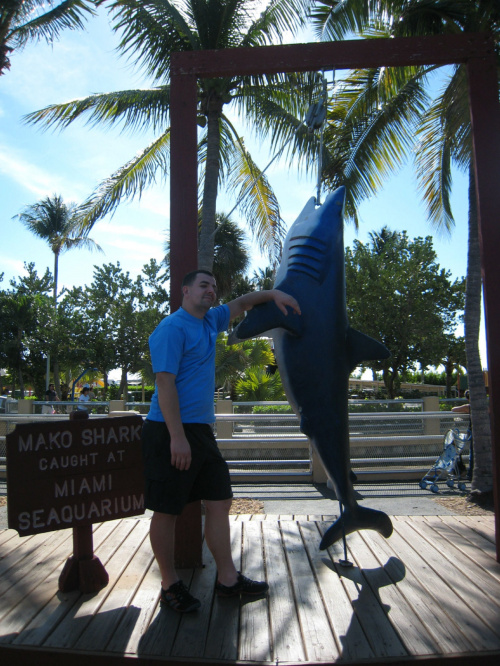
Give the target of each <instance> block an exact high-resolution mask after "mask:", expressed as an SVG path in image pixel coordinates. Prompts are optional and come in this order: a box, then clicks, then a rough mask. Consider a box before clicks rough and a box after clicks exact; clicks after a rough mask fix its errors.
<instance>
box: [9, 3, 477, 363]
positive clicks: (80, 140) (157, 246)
mask: <svg viewBox="0 0 500 666" xmlns="http://www.w3.org/2000/svg"><path fill="white" fill-rule="evenodd" d="M307 40H308V38H307V36H306V38H302V39H300V40H299V41H307ZM116 44H117V37H116V35H114V34H113V32H112V31H111V29H110V28H109V26H108V22H107V17H106V15H105V13H104V12H103V11H101V13H100V15H99V16H98V17H97V18H96V19H92V20H91V21H90V22H88V23H87V28H86V30H85V31H78V32H77V31H65V32H63V33H62V35H61V38H60V39H59V41H57V42H55V43H54V45H53V46H48V45H46V44H45V43H38V44H30V45H28V46H27V47H26V48H25V49H24V50H23V51H21V52H14V53H13V54H12V55H11V69H10V71H7V72H6V74H5V75H4V76H2V77H0V228H1V236H0V237H1V243H0V273H2V272H3V273H4V282H3V283H1V288H4V289H6V288H9V280H10V279H12V278H16V277H17V276H19V275H22V274H24V269H23V265H24V263H25V262H35V267H36V269H37V271H38V273H39V274H43V273H44V272H45V269H46V268H49V269H50V270H51V271H52V270H53V254H52V252H51V251H50V249H49V247H48V246H47V245H46V244H45V242H44V241H42V240H41V239H38V238H36V237H35V236H34V235H33V234H31V233H30V232H29V231H28V230H27V229H25V228H24V227H23V225H22V224H21V223H20V221H19V220H18V219H15V216H16V215H18V214H19V213H20V212H22V210H23V209H24V208H25V207H26V206H28V205H32V204H34V203H36V202H37V201H39V200H40V199H42V198H44V197H46V196H52V195H54V194H58V195H61V196H62V197H63V199H64V201H66V202H71V201H73V202H81V201H83V200H84V199H85V198H86V197H87V196H88V195H89V194H90V193H91V192H92V191H93V189H94V188H95V187H96V186H97V185H98V184H99V182H100V181H101V180H103V179H104V178H106V177H108V176H110V175H111V174H112V173H113V172H114V171H115V170H116V169H117V168H119V167H120V166H122V165H123V164H125V163H126V162H127V161H128V160H129V159H131V158H132V157H133V155H134V154H136V153H137V152H138V151H140V150H141V149H143V148H144V147H145V146H146V145H147V144H148V143H149V142H150V141H151V140H152V139H153V138H154V137H153V134H151V133H147V132H140V131H137V130H136V129H134V131H133V132H132V131H127V130H126V129H125V130H123V128H122V127H120V128H119V127H116V128H112V129H105V128H103V127H102V126H90V125H86V124H85V122H84V121H77V122H76V123H73V124H71V125H70V126H69V127H68V128H66V129H64V130H55V131H53V130H45V131H44V130H43V129H42V127H41V126H37V125H34V126H33V125H28V124H26V123H25V122H24V121H23V116H24V115H26V114H28V113H31V112H33V111H36V110H39V109H42V108H43V107H45V106H48V105H49V104H54V103H60V102H65V101H68V100H71V99H76V98H79V97H85V96H87V95H89V94H92V93H98V92H110V91H112V90H126V89H131V88H138V87H139V88H141V87H149V85H150V82H149V81H148V80H147V79H146V78H145V77H144V76H142V75H141V72H140V71H138V70H137V69H136V68H134V67H133V65H132V64H130V63H129V62H127V60H126V59H125V58H123V57H121V58H120V57H119V56H118V54H117V53H116V52H115V51H114V48H115V46H116ZM248 132H249V130H245V140H246V143H247V145H249V146H252V145H253V144H252V142H251V141H252V139H251V137H250V136H247V133H248ZM254 150H256V151H257V152H256V153H255V152H253V155H254V158H255V154H257V158H258V163H259V165H260V166H261V167H262V165H265V164H266V163H267V162H268V160H269V159H270V157H269V152H268V151H267V150H266V147H265V146H262V147H261V146H258V147H257V148H254ZM266 173H267V175H268V177H269V180H270V182H271V185H272V186H273V188H274V190H275V192H276V195H277V198H278V201H279V203H280V206H281V209H282V217H283V219H284V220H285V223H286V225H287V227H289V226H290V225H291V224H292V223H293V221H294V220H295V218H296V217H297V216H298V214H299V213H300V211H301V210H302V208H303V206H304V205H305V203H306V202H307V200H308V199H309V198H310V197H311V196H315V194H316V182H315V176H314V175H311V176H310V177H305V176H302V177H301V176H299V175H297V172H296V171H295V170H294V168H293V165H287V164H284V163H283V162H279V161H276V162H275V163H274V164H273V165H272V166H271V167H270V169H269V170H268V171H267V172H266ZM453 193H454V194H453V213H454V216H455V221H456V227H455V229H454V230H453V232H452V234H451V235H438V234H436V232H435V231H433V229H432V228H431V227H430V225H429V224H428V222H427V220H426V214H425V210H424V207H423V205H422V204H421V202H420V200H419V196H418V193H417V191H416V185H415V181H414V178H413V175H412V170H411V167H406V168H405V169H403V170H402V171H401V172H400V174H398V175H397V176H396V177H394V178H392V179H391V180H390V181H389V182H388V184H387V186H386V187H385V188H384V191H383V192H382V193H381V194H380V195H379V196H378V197H376V198H372V199H370V200H369V201H367V202H365V203H364V204H363V205H362V206H361V208H360V220H361V222H360V228H359V231H358V232H356V231H355V230H354V229H353V227H352V226H350V225H346V228H345V245H346V246H348V245H351V246H352V242H353V240H354V239H355V238H357V239H359V240H360V241H361V242H366V241H367V240H369V236H368V234H369V233H370V232H372V231H379V230H380V229H381V228H382V227H383V226H388V227H389V228H390V229H391V230H396V231H403V230H405V231H407V233H408V235H409V237H410V238H415V237H417V236H427V235H432V236H433V242H434V248H435V250H436V253H437V255H438V263H439V264H440V265H441V267H443V268H446V269H448V270H450V271H451V273H452V276H453V278H459V277H462V276H464V275H465V273H466V264H467V208H468V203H467V180H466V178H465V177H464V176H463V175H462V174H460V173H457V174H455V177H454V185H453ZM234 203H235V201H234V200H233V199H230V198H228V197H226V196H225V195H224V194H223V193H222V194H221V196H220V198H219V201H218V210H219V211H221V212H226V213H227V212H229V211H230V210H231V209H232V208H233V206H234ZM13 218H14V219H13ZM232 218H233V219H234V220H235V221H237V222H239V223H241V225H242V226H243V227H244V221H243V220H242V219H241V218H239V217H238V212H237V211H235V213H233V215H232ZM168 226H169V187H168V181H166V180H163V181H162V180H161V179H159V181H158V182H157V184H156V185H155V186H153V187H151V188H149V189H148V190H147V191H146V192H144V193H143V195H142V198H141V199H140V200H138V199H136V200H133V201H127V202H125V203H122V204H120V206H119V207H118V209H117V211H116V212H115V214H114V216H113V217H112V218H109V217H107V218H104V219H103V220H101V221H99V222H98V223H97V224H96V225H95V226H94V228H93V229H92V231H91V233H90V237H91V238H92V239H93V240H95V241H96V242H97V243H98V244H99V245H100V246H101V247H102V249H103V251H104V254H101V253H99V254H98V253H95V252H94V253H91V252H89V251H88V250H85V249H81V250H72V251H70V252H68V253H65V254H63V255H61V257H60V260H59V289H61V288H62V287H68V288H70V287H72V286H74V285H75V286H78V285H81V286H83V285H85V284H90V283H91V281H92V275H93V267H94V265H95V264H97V265H102V264H103V263H114V264H116V263H117V262H120V265H121V266H122V268H123V269H124V270H125V271H129V272H130V275H131V276H132V277H133V278H135V276H136V275H138V274H139V273H140V271H141V268H142V266H143V265H144V264H146V263H148V262H149V260H150V259H151V258H155V259H156V260H158V261H161V260H162V259H163V256H164V243H165V240H166V238H167V237H168ZM252 248H253V249H252V267H251V273H252V272H253V271H254V270H256V269H257V268H258V267H263V266H266V265H267V261H266V259H265V258H263V257H261V256H260V255H259V253H258V252H257V250H256V249H255V246H254V245H253V246H252ZM459 332H460V333H462V331H459ZM480 348H481V355H482V359H483V365H484V366H486V352H485V341H484V333H483V334H482V341H481V344H480Z"/></svg>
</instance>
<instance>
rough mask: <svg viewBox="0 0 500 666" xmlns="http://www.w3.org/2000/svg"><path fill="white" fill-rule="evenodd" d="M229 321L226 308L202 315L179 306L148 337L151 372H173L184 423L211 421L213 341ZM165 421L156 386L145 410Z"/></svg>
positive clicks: (158, 419)
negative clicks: (190, 312)
mask: <svg viewBox="0 0 500 666" xmlns="http://www.w3.org/2000/svg"><path fill="white" fill-rule="evenodd" d="M228 325H229V308H228V307H227V305H219V306H218V307H216V308H211V309H210V310H209V311H208V312H207V313H206V315H205V316H204V317H203V319H198V317H193V315H191V314H189V312H186V310H183V309H182V308H179V309H178V310H176V312H174V313H173V314H171V315H169V316H168V317H165V319H164V320H163V321H162V322H160V324H159V325H158V326H157V327H156V328H155V330H154V331H153V333H152V334H151V335H150V337H149V349H150V351H151V362H152V364H153V372H170V373H172V374H173V375H175V376H176V378H175V385H176V387H177V393H178V394H179V406H180V411H181V420H182V422H183V423H214V421H215V413H214V391H215V341H216V339H217V336H218V334H219V333H221V332H222V331H225V330H227V327H228ZM148 419H149V420H151V421H164V418H163V414H162V413H161V410H160V407H159V404H158V387H156V388H155V392H154V393H153V397H152V399H151V407H150V410H149V414H148Z"/></svg>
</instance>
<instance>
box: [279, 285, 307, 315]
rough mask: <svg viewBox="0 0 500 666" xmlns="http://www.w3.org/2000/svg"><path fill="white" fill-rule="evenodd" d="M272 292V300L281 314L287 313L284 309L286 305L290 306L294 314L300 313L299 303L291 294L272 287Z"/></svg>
mask: <svg viewBox="0 0 500 666" xmlns="http://www.w3.org/2000/svg"><path fill="white" fill-rule="evenodd" d="M272 293H273V298H274V302H275V303H276V305H277V306H278V307H279V309H280V310H281V312H282V313H283V314H285V315H287V314H288V310H287V309H286V308H287V306H288V307H290V308H292V310H293V311H294V312H295V314H298V315H299V314H301V311H300V305H299V304H298V302H297V300H296V299H295V298H294V297H293V296H290V294H285V292H284V291H280V290H279V289H273V290H272Z"/></svg>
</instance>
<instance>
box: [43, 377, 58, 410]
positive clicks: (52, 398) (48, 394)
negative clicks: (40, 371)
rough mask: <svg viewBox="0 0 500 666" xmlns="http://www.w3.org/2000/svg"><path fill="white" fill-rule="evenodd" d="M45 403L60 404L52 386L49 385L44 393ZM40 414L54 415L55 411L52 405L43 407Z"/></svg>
mask: <svg viewBox="0 0 500 666" xmlns="http://www.w3.org/2000/svg"><path fill="white" fill-rule="evenodd" d="M45 402H50V403H54V402H60V400H59V396H58V395H57V393H56V387H55V385H54V384H49V387H48V389H47V390H46V391H45ZM42 414H55V409H54V406H53V404H50V405H43V406H42Z"/></svg>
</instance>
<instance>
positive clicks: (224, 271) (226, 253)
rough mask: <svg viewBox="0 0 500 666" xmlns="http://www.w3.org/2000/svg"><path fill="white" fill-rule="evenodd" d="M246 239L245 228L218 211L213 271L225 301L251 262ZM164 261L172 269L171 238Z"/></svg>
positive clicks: (218, 292) (218, 288)
mask: <svg viewBox="0 0 500 666" xmlns="http://www.w3.org/2000/svg"><path fill="white" fill-rule="evenodd" d="M246 241H247V236H246V234H245V232H244V231H243V229H241V228H240V227H239V226H238V225H237V224H236V223H235V222H233V221H232V220H230V219H229V217H228V216H227V215H225V214H224V213H217V215H216V227H215V236H214V263H213V266H212V272H213V274H214V277H215V281H216V282H217V296H218V298H219V299H220V300H221V301H223V302H225V301H226V299H227V298H228V296H229V295H230V294H232V292H233V290H234V286H235V285H236V283H237V282H238V281H239V280H241V279H242V278H243V276H244V273H245V271H246V270H247V268H248V265H249V264H250V254H249V251H248V246H247V242H246ZM163 263H164V264H165V266H166V267H167V269H170V241H169V240H167V241H166V243H165V259H164V261H163ZM229 300H230V299H229Z"/></svg>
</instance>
